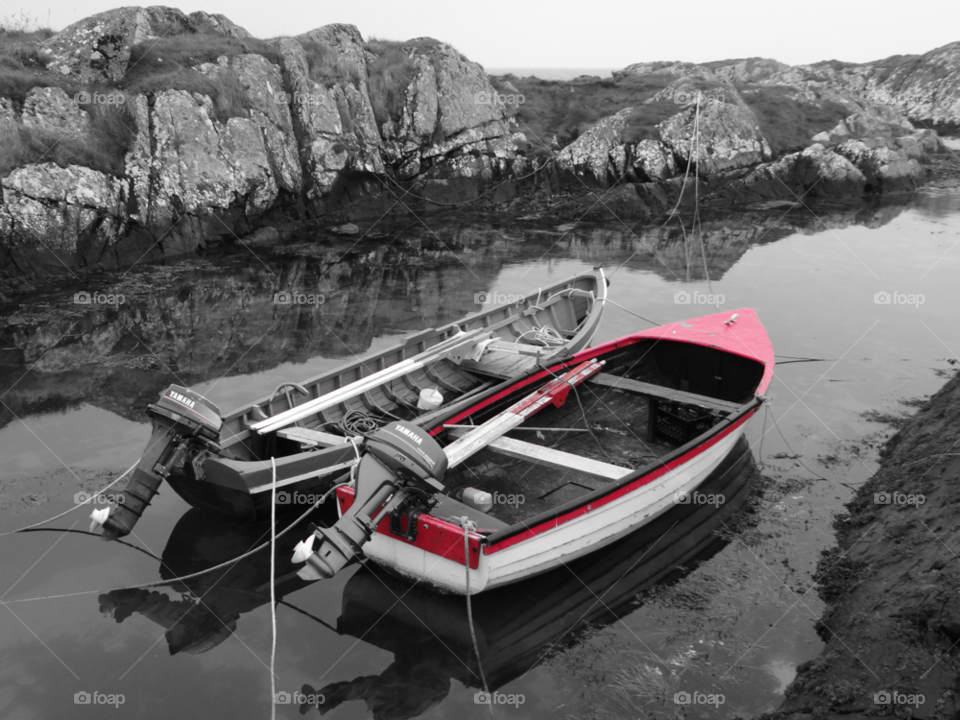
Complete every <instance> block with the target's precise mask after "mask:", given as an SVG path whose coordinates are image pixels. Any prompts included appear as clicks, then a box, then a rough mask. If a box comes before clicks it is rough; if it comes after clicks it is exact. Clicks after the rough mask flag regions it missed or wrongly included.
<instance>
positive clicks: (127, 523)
mask: <svg viewBox="0 0 960 720" xmlns="http://www.w3.org/2000/svg"><path fill="white" fill-rule="evenodd" d="M147 414H148V415H149V416H150V419H151V420H152V421H153V434H152V435H151V436H150V442H149V444H148V445H147V449H146V450H145V451H144V453H143V455H142V456H141V457H140V462H139V464H138V465H137V467H136V469H135V470H134V471H133V476H132V477H131V478H130V481H129V482H128V483H127V487H126V489H125V490H124V491H123V493H122V497H123V502H121V503H119V504H118V505H117V507H116V508H114V509H113V510H111V511H110V514H109V515H108V516H107V519H106V521H104V523H103V536H102V537H103V539H105V540H114V539H116V538H120V537H123V536H124V535H128V534H129V533H130V531H131V530H133V526H134V525H136V524H137V520H139V519H140V516H141V515H143V511H144V510H146V508H147V506H148V505H149V504H150V501H151V500H152V499H153V496H154V495H156V494H157V488H159V487H160V483H161V482H163V480H164V479H165V478H166V477H167V476H168V475H169V474H170V472H171V470H172V469H173V468H175V467H177V466H178V465H181V464H182V463H183V462H184V461H185V460H186V459H187V457H188V456H189V454H190V451H191V448H192V447H194V446H197V447H202V446H212V447H214V448H215V447H216V446H217V443H218V441H219V439H220V427H221V426H222V425H223V419H222V418H221V416H220V409H219V408H218V407H217V406H216V405H214V404H213V403H212V402H210V401H209V400H207V399H206V398H205V397H203V396H201V395H198V394H197V393H195V392H193V391H192V390H188V389H187V388H184V387H180V386H179V385H171V386H170V387H168V388H167V389H166V390H164V391H163V393H162V394H161V395H160V399H159V400H158V401H157V402H156V404H152V403H151V404H150V405H149V406H148V407H147Z"/></svg>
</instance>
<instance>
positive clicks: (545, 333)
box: [517, 325, 567, 347]
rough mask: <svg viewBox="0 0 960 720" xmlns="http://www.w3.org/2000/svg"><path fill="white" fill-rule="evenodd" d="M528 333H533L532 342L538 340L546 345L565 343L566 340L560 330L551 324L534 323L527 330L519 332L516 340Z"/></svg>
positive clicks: (521, 338)
mask: <svg viewBox="0 0 960 720" xmlns="http://www.w3.org/2000/svg"><path fill="white" fill-rule="evenodd" d="M530 333H533V340H534V342H538V343H540V344H542V345H544V346H546V347H551V346H560V345H565V344H566V342H567V340H566V338H564V337H563V335H561V334H560V331H559V330H557V329H556V328H555V327H553V326H552V325H543V326H540V325H534V326H533V327H532V328H530V329H529V330H525V331H524V332H522V333H520V336H519V337H518V338H517V341H518V342H519V341H520V340H523V338H524V337H525V336H527V335H529V334H530Z"/></svg>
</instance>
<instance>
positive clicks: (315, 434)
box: [277, 426, 347, 447]
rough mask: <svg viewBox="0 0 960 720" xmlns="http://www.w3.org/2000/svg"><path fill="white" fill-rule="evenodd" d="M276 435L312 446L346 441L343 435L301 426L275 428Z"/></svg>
mask: <svg viewBox="0 0 960 720" xmlns="http://www.w3.org/2000/svg"><path fill="white" fill-rule="evenodd" d="M277 436H278V437H282V438H286V439H287V440H295V441H296V442H298V443H303V444H304V445H312V446H314V447H332V446H334V445H339V444H341V443H344V442H346V441H347V439H346V438H345V437H342V436H340V435H334V434H333V433H326V432H321V431H320V430H310V429H309V428H302V427H296V426H293V427H285V428H281V429H280V430H277Z"/></svg>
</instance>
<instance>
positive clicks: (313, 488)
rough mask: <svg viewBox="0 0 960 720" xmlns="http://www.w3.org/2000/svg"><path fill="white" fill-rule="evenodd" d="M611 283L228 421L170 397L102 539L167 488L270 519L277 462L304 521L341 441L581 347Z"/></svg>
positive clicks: (470, 397)
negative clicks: (305, 510)
mask: <svg viewBox="0 0 960 720" xmlns="http://www.w3.org/2000/svg"><path fill="white" fill-rule="evenodd" d="M607 284H608V283H607V280H606V278H605V277H604V274H603V271H602V270H600V269H596V270H593V271H591V272H586V273H581V274H579V275H575V276H572V277H569V278H567V279H565V280H562V281H560V282H557V283H554V284H552V285H550V286H549V287H542V288H537V290H536V291H533V292H531V293H529V294H527V295H526V296H524V297H523V298H522V299H519V300H518V301H517V302H515V303H514V304H512V305H498V306H492V307H490V308H485V309H484V310H482V311H481V312H478V313H474V314H472V315H469V316H467V317H465V318H463V319H462V320H460V321H459V322H455V323H450V324H449V325H445V326H443V327H440V328H436V329H431V330H426V331H424V332H421V333H418V334H416V335H413V336H411V337H408V338H406V339H405V340H403V341H402V342H400V343H397V344H395V345H393V346H391V347H389V348H387V349H385V350H381V351H378V352H374V353H369V354H367V355H364V356H362V357H360V358H357V359H355V360H351V361H349V362H347V363H345V364H344V365H342V366H340V367H338V368H336V369H335V370H333V371H331V372H327V373H324V374H322V375H319V376H316V377H312V378H309V379H307V380H305V381H303V382H300V383H294V382H289V383H283V384H281V385H280V386H279V387H278V388H277V389H276V390H275V391H274V392H273V393H272V394H271V395H270V396H269V397H263V398H260V399H258V400H255V401H253V402H251V403H248V404H247V405H244V406H242V407H239V408H237V409H236V410H234V411H232V412H230V413H228V414H226V415H222V414H221V412H220V410H219V408H217V407H216V406H215V405H214V404H213V403H211V402H210V401H209V400H207V399H206V398H204V397H202V396H201V395H199V394H198V393H195V392H193V391H191V390H188V389H186V388H183V387H179V386H176V385H174V386H171V387H170V388H168V389H167V390H166V391H164V393H163V394H162V395H161V397H160V399H159V400H158V402H157V403H155V404H152V405H150V407H149V410H148V414H149V415H150V417H151V420H152V421H153V435H152V437H151V439H150V443H149V444H148V447H147V449H146V450H145V452H144V454H143V456H142V458H141V461H140V463H139V465H138V467H137V469H136V470H135V471H134V474H133V475H132V476H131V479H130V481H129V483H128V485H127V488H126V489H125V490H124V491H123V493H121V495H122V497H123V502H122V503H121V504H120V505H118V506H117V507H116V508H114V509H113V510H111V512H110V515H109V516H108V518H107V520H106V522H105V523H104V537H106V538H115V537H121V536H123V535H126V534H127V533H129V532H130V530H131V529H132V528H133V526H134V524H135V523H136V522H137V520H138V519H139V517H140V516H141V515H142V514H143V512H144V511H145V509H146V507H147V506H148V505H149V503H150V500H151V498H152V497H153V495H154V493H155V492H156V491H157V488H158V487H159V485H160V483H161V482H162V481H163V480H166V481H167V483H168V484H169V485H170V487H172V488H173V489H174V490H175V491H176V492H177V493H178V494H179V495H180V496H181V497H183V498H184V500H186V501H187V502H188V503H190V504H191V505H192V506H194V507H197V508H201V509H204V510H207V511H209V512H212V513H216V514H218V515H221V516H223V517H228V518H230V519H233V520H237V521H241V522H253V521H255V520H257V519H258V518H261V519H262V518H264V517H269V515H270V503H269V499H268V495H269V492H268V491H269V490H270V489H271V484H272V481H273V477H274V476H273V472H274V469H273V468H274V463H275V465H276V478H277V486H278V487H279V488H280V492H279V493H278V495H277V511H278V513H280V514H284V513H286V512H302V511H303V510H304V509H305V507H306V506H308V505H309V504H310V503H312V502H313V500H314V498H315V497H317V496H318V495H319V494H321V493H323V492H325V491H326V490H327V489H328V488H329V487H331V486H332V484H333V483H334V482H335V481H337V480H338V479H340V478H342V477H343V475H344V473H347V472H349V470H350V468H351V467H353V466H354V465H355V464H356V462H357V460H358V458H359V455H358V453H357V451H356V449H355V446H354V445H353V444H351V443H349V442H344V441H345V439H346V438H348V437H351V436H357V435H359V433H360V432H361V431H363V430H367V431H368V430H369V429H370V428H371V427H375V426H376V425H377V424H378V423H379V424H382V423H383V422H386V421H389V420H394V419H403V420H406V421H412V422H427V423H429V422H430V419H431V418H432V417H436V416H439V415H442V414H444V413H446V412H447V411H448V410H452V409H456V408H458V407H464V406H467V405H469V404H472V403H473V402H474V399H475V398H476V397H480V396H482V395H483V393H484V392H485V391H487V390H489V389H491V388H495V387H500V386H501V385H503V384H504V383H509V382H512V381H514V380H516V379H519V378H522V377H525V376H527V375H529V374H531V373H533V372H536V371H537V369H538V367H540V366H543V365H549V364H552V363H555V362H557V360H559V359H561V358H565V357H569V356H571V355H573V354H575V353H577V352H578V351H580V350H582V349H583V348H585V347H586V346H587V345H589V343H590V342H591V340H592V338H593V335H594V333H595V332H596V330H597V327H598V326H599V323H600V318H601V315H602V312H603V307H604V304H605V301H606V297H607ZM438 402H439V406H438V407H432V406H431V404H430V403H433V404H437V403H438ZM427 408H432V409H427Z"/></svg>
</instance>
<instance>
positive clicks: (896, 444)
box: [767, 374, 960, 720]
mask: <svg viewBox="0 0 960 720" xmlns="http://www.w3.org/2000/svg"><path fill="white" fill-rule="evenodd" d="M958 480H960V374H955V375H954V376H953V377H952V378H951V379H950V380H949V381H948V382H947V383H946V385H945V386H944V387H943V388H942V389H941V390H940V391H939V392H937V393H936V394H935V395H934V396H933V397H932V398H931V399H930V400H929V401H928V402H926V403H925V404H924V405H923V406H922V407H921V408H920V409H919V410H918V411H917V413H916V414H915V415H913V416H912V417H910V418H909V419H907V420H906V421H905V422H904V423H903V424H902V426H901V427H900V428H899V430H898V431H897V433H896V434H895V435H894V436H893V437H892V438H891V439H890V440H889V441H888V442H887V444H886V446H885V447H884V449H883V451H882V452H881V466H880V470H879V472H877V473H876V474H875V475H874V476H873V477H871V478H870V479H869V480H868V481H867V482H866V483H864V484H863V485H862V486H861V487H860V488H859V490H858V492H857V494H856V495H855V497H854V498H853V500H852V501H851V502H850V503H848V505H847V509H848V513H841V514H840V515H838V516H837V517H836V519H835V521H834V527H835V529H836V533H837V539H836V545H835V547H834V548H832V549H831V550H829V551H826V552H824V554H823V555H822V557H821V559H820V561H819V563H818V567H817V572H816V575H815V580H816V591H817V592H818V593H819V595H820V597H821V598H822V599H823V600H824V602H825V603H826V609H825V611H824V613H823V615H822V616H821V618H820V620H819V621H818V623H817V628H816V629H817V633H818V635H819V636H820V638H821V639H822V640H823V641H824V642H825V643H826V647H825V648H824V650H823V652H822V653H821V654H820V656H819V657H817V658H816V659H814V660H812V661H810V662H807V663H804V664H803V665H801V666H800V667H799V668H798V674H797V677H796V679H795V680H794V682H793V683H792V684H791V685H790V687H789V688H788V689H787V691H786V696H787V699H786V701H785V702H784V703H783V705H782V706H781V708H780V709H779V710H778V711H777V712H776V713H773V714H771V715H769V716H767V720H774V719H778V720H782V719H783V718H790V719H791V720H804V719H805V718H809V717H818V718H819V717H830V718H841V717H843V718H851V717H857V716H858V715H859V716H867V717H871V716H878V715H895V716H898V717H917V718H934V719H940V718H944V719H946V718H957V717H958V716H960V696H958V691H960V652H958V646H960V604H958V602H957V596H958V592H960V557H958V554H957V551H958V550H960V527H958V526H957V523H956V513H957V506H958V503H960V485H958ZM798 598H799V599H798V600H797V602H798V603H802V602H803V598H802V596H798Z"/></svg>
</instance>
